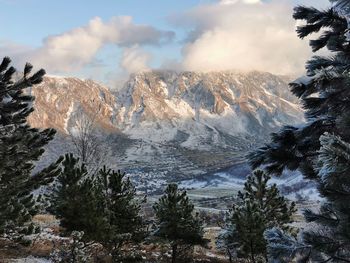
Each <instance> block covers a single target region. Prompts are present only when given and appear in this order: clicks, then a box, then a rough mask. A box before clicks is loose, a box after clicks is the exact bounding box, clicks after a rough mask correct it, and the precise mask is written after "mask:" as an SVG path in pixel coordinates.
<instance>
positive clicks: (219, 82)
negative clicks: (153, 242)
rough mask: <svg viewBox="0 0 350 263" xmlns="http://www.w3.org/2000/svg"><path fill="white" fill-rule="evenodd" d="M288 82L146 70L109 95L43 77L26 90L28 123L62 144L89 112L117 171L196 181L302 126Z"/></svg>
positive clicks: (87, 83)
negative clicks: (287, 127) (53, 132)
mask: <svg viewBox="0 0 350 263" xmlns="http://www.w3.org/2000/svg"><path fill="white" fill-rule="evenodd" d="M288 81H289V79H288V78H285V77H280V76H275V75H272V74H269V73H262V72H249V73H239V72H213V73H194V72H183V73H175V72H171V71H159V72H158V71H153V72H143V73H139V74H135V75H132V76H131V77H130V79H129V80H128V81H127V82H126V83H125V85H124V87H123V88H122V89H121V90H119V91H118V92H114V93H112V92H111V91H110V90H109V89H107V88H106V87H103V86H101V85H99V84H97V83H95V82H93V81H91V80H80V79H77V78H59V77H47V78H45V80H44V82H43V83H42V84H40V85H39V86H37V87H35V88H34V89H33V91H32V92H33V94H34V95H35V96H36V100H35V112H34V113H33V114H32V115H31V116H30V122H31V124H32V125H33V126H36V127H54V128H56V129H57V130H58V131H59V132H60V133H61V134H62V135H61V136H60V137H61V138H62V140H63V141H65V140H64V134H67V133H68V131H69V130H70V129H74V125H75V123H76V118H77V116H78V115H77V113H84V114H87V115H94V114H95V115H96V116H97V117H96V120H97V124H98V125H99V127H100V129H101V131H103V133H104V134H105V140H106V141H108V144H109V145H110V146H111V147H112V151H113V156H114V157H115V163H116V164H117V166H118V167H120V168H125V169H126V168H127V169H128V170H129V171H130V172H132V173H138V172H145V171H147V172H148V173H149V174H153V173H155V172H156V173H157V174H158V175H161V176H163V177H164V176H165V175H167V176H172V178H174V176H176V177H179V176H180V177H188V176H195V175H200V174H203V173H206V172H210V171H216V170H219V169H222V168H226V167H229V166H231V165H232V164H234V163H236V162H239V161H241V160H242V158H243V157H244V155H245V154H246V153H247V151H249V149H251V148H252V147H256V146H257V145H258V144H261V143H263V142H264V141H265V140H266V139H267V138H268V134H269V133H271V132H273V131H275V130H277V129H278V128H279V127H280V126H281V125H283V124H297V123H301V122H302V121H303V112H302V109H301V108H300V106H299V105H298V101H297V100H296V98H295V97H294V96H293V95H292V94H291V93H290V92H289V88H288ZM66 141H67V140H66ZM67 143H68V141H67ZM60 144H61V143H60ZM48 152H49V153H50V150H49V151H48ZM56 152H57V151H56Z"/></svg>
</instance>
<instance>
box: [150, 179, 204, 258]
mask: <svg viewBox="0 0 350 263" xmlns="http://www.w3.org/2000/svg"><path fill="white" fill-rule="evenodd" d="M153 208H154V211H155V215H156V219H157V230H156V232H155V236H157V237H160V238H162V239H164V240H166V241H169V242H170V243H171V248H172V262H173V263H174V262H176V260H177V256H178V248H179V247H180V246H182V245H192V246H194V245H200V246H206V245H207V243H208V240H207V239H205V238H204V237H203V235H204V231H203V226H202V222H201V221H200V219H199V216H198V214H196V215H194V214H193V213H194V206H193V204H192V203H191V202H190V200H189V199H188V197H187V193H186V191H179V189H178V186H177V184H169V185H168V187H167V188H166V190H165V193H164V195H163V196H162V197H161V198H160V199H159V200H158V202H156V203H155V204H154V206H153Z"/></svg>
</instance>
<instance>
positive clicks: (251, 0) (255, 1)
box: [219, 0, 261, 5]
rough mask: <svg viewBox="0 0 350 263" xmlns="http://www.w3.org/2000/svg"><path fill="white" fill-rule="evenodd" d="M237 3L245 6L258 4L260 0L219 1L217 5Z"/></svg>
mask: <svg viewBox="0 0 350 263" xmlns="http://www.w3.org/2000/svg"><path fill="white" fill-rule="evenodd" d="M238 2H242V3H245V4H258V3H261V0H221V1H220V2H219V3H220V4H221V5H232V4H236V3H238Z"/></svg>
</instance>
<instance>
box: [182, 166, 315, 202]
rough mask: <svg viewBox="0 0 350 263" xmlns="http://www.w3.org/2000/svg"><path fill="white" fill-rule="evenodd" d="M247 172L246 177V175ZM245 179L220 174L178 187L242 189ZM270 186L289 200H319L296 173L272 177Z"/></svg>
mask: <svg viewBox="0 0 350 263" xmlns="http://www.w3.org/2000/svg"><path fill="white" fill-rule="evenodd" d="M248 174H249V172H247V174H246V175H248ZM245 182H246V179H245V177H242V176H239V177H238V176H236V175H235V174H233V173H230V172H220V173H215V174H213V175H208V176H207V177H202V178H200V179H190V180H184V181H181V182H180V183H179V186H180V187H181V188H184V189H205V188H208V189H211V191H213V189H215V188H217V189H230V188H232V189H243V187H244V183H245ZM270 184H276V185H277V186H278V188H279V189H280V191H281V192H282V194H284V195H285V196H287V197H288V198H289V199H291V200H297V199H300V198H303V199H308V200H315V201H316V200H319V199H320V197H319V195H318V192H317V190H316V189H315V187H314V185H313V184H312V182H310V181H307V180H305V179H304V178H303V176H302V175H301V174H300V173H298V172H289V173H287V174H284V175H283V176H282V177H279V178H278V177H272V178H271V179H270Z"/></svg>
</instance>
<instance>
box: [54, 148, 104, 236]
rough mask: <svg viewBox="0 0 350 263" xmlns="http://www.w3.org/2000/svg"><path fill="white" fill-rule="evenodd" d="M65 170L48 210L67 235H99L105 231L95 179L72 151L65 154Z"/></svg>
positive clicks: (58, 178) (58, 180) (57, 182)
mask: <svg viewBox="0 0 350 263" xmlns="http://www.w3.org/2000/svg"><path fill="white" fill-rule="evenodd" d="M62 167H63V169H62V172H61V173H60V174H59V176H58V177H57V180H56V184H55V185H54V187H53V190H52V192H51V193H49V200H50V207H49V209H48V210H49V212H51V213H52V214H54V215H55V216H56V217H57V218H58V219H60V225H61V226H62V227H63V228H64V230H65V232H66V234H67V235H69V234H70V233H72V232H73V231H82V232H84V236H83V240H84V241H91V240H96V239H98V236H99V235H100V234H101V232H102V231H103V227H102V226H101V225H102V224H103V214H102V212H103V210H102V208H101V205H100V202H102V201H101V199H102V197H101V194H100V193H99V192H98V190H97V188H96V186H95V184H94V182H93V180H92V179H91V178H90V177H88V176H87V175H88V171H87V168H86V166H85V164H81V163H80V162H79V159H77V158H75V157H74V156H73V155H72V154H66V155H65V158H64V161H63V162H62Z"/></svg>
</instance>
